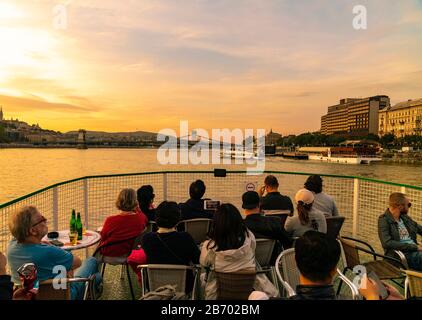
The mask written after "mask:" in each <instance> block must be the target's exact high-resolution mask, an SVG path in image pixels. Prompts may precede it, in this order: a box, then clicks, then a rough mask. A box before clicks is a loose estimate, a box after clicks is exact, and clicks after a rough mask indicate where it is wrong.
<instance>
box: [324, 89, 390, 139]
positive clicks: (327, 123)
mask: <svg viewBox="0 0 422 320" xmlns="http://www.w3.org/2000/svg"><path fill="white" fill-rule="evenodd" d="M389 106H390V98H389V97H388V96H384V95H379V96H373V97H367V98H345V99H341V100H340V103H339V104H336V105H333V106H330V107H328V112H327V114H326V115H324V116H322V117H321V133H322V134H325V135H331V134H338V135H347V136H351V137H353V136H363V135H368V134H370V133H372V134H378V127H379V124H378V113H379V111H380V110H382V109H384V108H387V107H389Z"/></svg>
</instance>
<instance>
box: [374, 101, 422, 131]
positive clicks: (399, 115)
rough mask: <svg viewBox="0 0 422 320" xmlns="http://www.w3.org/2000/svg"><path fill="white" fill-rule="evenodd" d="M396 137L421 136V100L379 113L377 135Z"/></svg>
mask: <svg viewBox="0 0 422 320" xmlns="http://www.w3.org/2000/svg"><path fill="white" fill-rule="evenodd" d="M388 133H392V134H394V135H395V136H396V137H399V138H400V137H404V136H406V135H409V136H410V135H421V134H422V99H417V100H408V101H405V102H400V103H397V104H396V105H394V106H392V107H386V108H384V109H383V110H381V111H380V112H379V135H380V136H383V135H385V134H388Z"/></svg>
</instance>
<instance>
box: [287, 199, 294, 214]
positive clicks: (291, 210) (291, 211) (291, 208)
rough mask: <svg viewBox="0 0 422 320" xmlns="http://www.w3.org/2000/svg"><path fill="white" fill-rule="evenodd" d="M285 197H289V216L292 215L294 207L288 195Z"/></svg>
mask: <svg viewBox="0 0 422 320" xmlns="http://www.w3.org/2000/svg"><path fill="white" fill-rule="evenodd" d="M287 199H289V205H288V207H289V210H290V214H289V216H290V217H293V213H294V212H295V209H294V207H293V202H292V199H290V197H288V198H287Z"/></svg>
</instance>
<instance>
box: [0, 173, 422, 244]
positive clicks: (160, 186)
mask: <svg viewBox="0 0 422 320" xmlns="http://www.w3.org/2000/svg"><path fill="white" fill-rule="evenodd" d="M267 174H273V175H275V176H276V177H277V179H278V181H279V184H280V187H279V191H280V192H281V193H282V194H285V195H288V196H289V197H291V198H292V200H293V199H294V195H295V193H296V192H297V190H299V189H301V188H303V185H304V182H305V180H306V178H307V177H308V174H306V173H293V172H265V173H263V174H259V175H246V172H243V171H227V175H226V176H225V177H216V176H214V172H213V171H192V172H185V171H179V172H177V171H175V172H151V173H138V174H126V175H110V176H96V177H84V178H80V179H76V180H72V181H70V182H64V183H62V184H58V185H54V186H51V187H48V188H45V189H43V190H41V191H38V192H35V193H33V194H30V195H28V196H25V197H22V198H20V199H17V200H15V201H12V202H9V203H6V204H3V205H0V250H1V251H2V252H5V251H6V248H7V243H8V241H9V240H10V239H11V235H10V232H9V229H8V220H9V218H10V216H11V214H12V213H13V212H14V211H15V210H17V209H18V208H20V207H22V206H25V205H34V206H36V207H37V208H38V209H39V210H40V212H41V213H42V214H43V215H44V216H45V217H46V218H47V219H48V226H49V230H54V229H57V230H64V229H67V228H68V224H69V220H70V216H71V211H72V209H75V210H76V211H77V212H81V216H82V219H83V222H84V223H85V226H86V227H87V228H89V229H91V230H93V229H96V228H98V227H100V226H101V225H102V224H103V222H104V220H105V218H106V217H107V216H109V215H112V214H116V213H117V212H118V211H117V209H116V207H115V201H116V198H117V195H118V193H119V191H120V190H121V189H123V188H134V189H135V190H136V189H138V188H139V187H140V186H142V185H147V184H148V185H152V186H153V188H154V193H155V195H156V197H155V204H156V205H158V204H159V203H160V202H161V201H163V200H169V201H170V200H171V201H176V202H184V201H186V200H187V199H188V198H189V186H190V184H191V183H192V182H193V181H195V180H197V179H201V180H203V181H204V182H205V184H206V193H205V197H206V198H211V199H214V200H221V201H223V202H230V203H232V204H234V205H235V206H237V207H238V208H239V210H240V211H241V212H242V208H241V198H242V194H243V193H244V192H245V191H246V190H251V189H257V188H259V187H260V186H262V185H263V183H264V179H265V177H266V175H267ZM322 177H323V180H324V192H326V193H327V194H330V195H331V196H333V198H334V199H335V201H336V204H337V207H338V209H339V212H340V215H342V216H345V217H346V221H345V224H344V226H343V229H342V234H343V235H347V236H353V237H357V238H358V239H362V240H364V241H367V242H369V243H371V244H372V245H373V246H374V247H375V248H376V250H378V251H382V248H381V245H380V242H379V239H378V230H377V223H378V216H379V215H380V214H382V213H383V212H384V211H385V209H386V208H387V200H388V196H389V195H390V193H391V192H405V193H407V195H408V196H409V197H410V199H411V201H412V209H411V211H410V215H411V216H412V218H413V219H415V220H416V221H419V222H422V188H420V187H412V186H405V185H400V184H392V183H388V182H382V181H375V180H370V179H365V178H356V177H343V176H329V175H325V176H324V175H322Z"/></svg>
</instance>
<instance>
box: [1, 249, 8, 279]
mask: <svg viewBox="0 0 422 320" xmlns="http://www.w3.org/2000/svg"><path fill="white" fill-rule="evenodd" d="M6 264H7V259H6V256H5V255H4V254H3V253H2V252H0V276H3V275H5V274H6Z"/></svg>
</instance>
